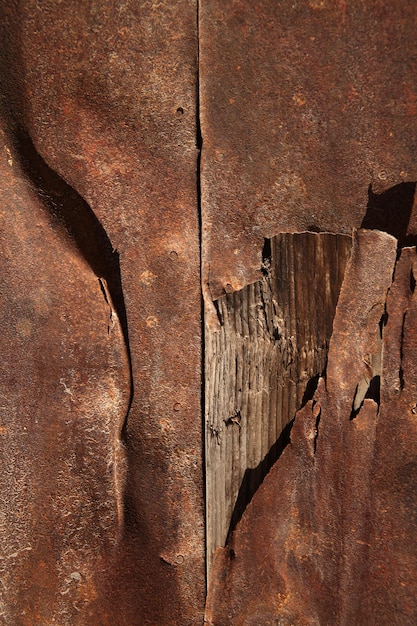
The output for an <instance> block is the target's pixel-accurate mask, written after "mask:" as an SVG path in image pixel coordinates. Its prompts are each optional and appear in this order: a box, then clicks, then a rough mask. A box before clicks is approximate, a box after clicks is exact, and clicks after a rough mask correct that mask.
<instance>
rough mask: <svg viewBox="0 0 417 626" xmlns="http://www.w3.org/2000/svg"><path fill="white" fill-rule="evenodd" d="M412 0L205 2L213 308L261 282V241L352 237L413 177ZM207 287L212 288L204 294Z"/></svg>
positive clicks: (207, 216)
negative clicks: (380, 199)
mask: <svg viewBox="0 0 417 626" xmlns="http://www.w3.org/2000/svg"><path fill="white" fill-rule="evenodd" d="M416 22H417V15H416V11H415V4H414V2H412V1H410V0H400V1H398V2H387V1H382V2H381V0H370V1H369V0H366V1H364V0H352V1H349V2H345V1H344V0H340V1H332V0H308V1H307V0H306V1H302V2H300V1H296V2H295V1H294V0H283V1H282V2H274V1H271V0H255V1H252V0H239V1H236V0H227V1H226V2H223V1H221V2H220V1H219V0H204V2H202V3H201V7H200V103H201V132H202V141H203V148H202V178H201V189H202V215H203V220H202V222H203V283H204V286H205V287H206V299H207V300H208V301H210V297H213V298H217V297H219V296H221V295H224V293H225V291H230V290H232V289H234V290H237V289H240V288H242V287H243V286H245V285H246V284H248V283H250V282H253V281H254V280H257V279H259V278H260V274H259V268H260V262H261V250H262V244H263V238H264V237H271V236H272V235H275V234H277V233H280V232H301V231H305V230H313V231H331V232H341V233H347V234H348V233H349V232H350V229H351V228H352V227H359V226H360V225H361V223H362V220H363V218H364V216H365V212H366V205H367V202H368V190H369V188H370V187H371V188H372V192H373V193H381V192H382V191H385V190H387V189H388V188H391V187H393V186H394V185H396V184H399V183H402V182H404V181H415V180H416V179H417V168H416V164H415V151H416V139H417V128H416V91H415V84H416V75H417V56H416V54H415V31H416ZM207 285H208V289H207Z"/></svg>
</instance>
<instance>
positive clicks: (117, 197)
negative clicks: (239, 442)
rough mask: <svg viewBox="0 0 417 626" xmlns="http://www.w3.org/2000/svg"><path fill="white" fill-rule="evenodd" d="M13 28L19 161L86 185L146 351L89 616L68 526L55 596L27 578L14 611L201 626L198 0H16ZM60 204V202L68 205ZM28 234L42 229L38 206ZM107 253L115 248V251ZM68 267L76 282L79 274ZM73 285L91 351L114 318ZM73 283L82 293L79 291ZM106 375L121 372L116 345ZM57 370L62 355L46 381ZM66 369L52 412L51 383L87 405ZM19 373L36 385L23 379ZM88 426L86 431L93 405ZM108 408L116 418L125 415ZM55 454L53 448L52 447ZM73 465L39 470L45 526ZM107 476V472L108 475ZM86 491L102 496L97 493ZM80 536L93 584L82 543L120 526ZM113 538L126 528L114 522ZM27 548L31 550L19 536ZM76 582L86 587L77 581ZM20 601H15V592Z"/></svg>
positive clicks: (13, 134)
mask: <svg viewBox="0 0 417 626" xmlns="http://www.w3.org/2000/svg"><path fill="white" fill-rule="evenodd" d="M1 23H2V32H3V42H4V46H3V49H2V68H3V69H2V93H3V95H4V96H5V97H4V98H3V107H4V115H5V118H6V122H7V125H8V128H9V129H10V142H11V143H12V144H15V146H16V151H15V153H14V156H13V158H14V159H15V160H17V161H19V160H22V158H24V156H25V154H26V153H30V155H29V156H28V160H29V161H31V160H33V159H35V160H40V161H42V162H45V163H47V164H48V166H49V168H50V169H51V172H53V173H54V174H56V175H57V176H58V177H59V178H60V179H61V180H62V181H65V182H66V183H67V184H68V186H70V187H69V189H70V190H71V191H70V192H69V191H68V189H67V190H66V191H65V193H73V194H75V196H76V197H77V198H78V199H80V200H81V199H82V200H83V202H84V203H85V205H86V206H87V207H88V210H89V211H91V213H92V215H94V216H95V218H96V219H97V221H98V223H99V225H100V227H101V228H102V229H103V230H104V232H105V234H106V237H107V239H108V241H109V243H110V254H112V249H114V250H115V251H116V253H117V254H116V256H117V258H118V262H119V265H120V275H121V280H119V284H118V286H115V285H113V290H112V288H111V285H110V292H112V293H111V296H109V297H113V295H114V293H115V291H116V292H117V294H116V296H117V298H116V299H118V301H119V303H122V301H123V304H124V306H125V308H124V306H120V307H119V308H120V310H122V309H123V316H124V320H123V331H124V332H123V335H124V343H125V346H126V349H127V352H128V354H129V363H128V364H127V365H126V363H125V364H124V370H123V376H124V377H126V376H127V377H128V378H131V389H132V392H131V393H130V392H127V405H128V406H127V407H125V414H124V415H123V420H122V421H123V431H122V433H120V429H121V426H120V421H119V417H118V416H117V419H116V418H115V420H116V421H115V425H114V426H109V428H111V429H113V428H114V429H116V430H115V431H113V430H112V433H113V434H114V435H115V437H116V438H117V440H118V441H119V443H120V445H122V447H123V450H124V451H125V457H126V483H125V486H124V488H123V490H122V493H121V494H120V498H121V502H122V508H123V512H124V518H123V521H122V520H120V523H119V527H118V534H117V544H116V545H114V546H113V547H112V549H111V550H109V551H108V552H107V553H106V556H105V558H104V557H103V559H102V560H101V562H100V564H99V565H98V566H97V567H95V568H94V570H95V571H94V581H93V582H91V584H90V582H89V585H90V586H86V585H84V586H83V590H84V591H83V593H84V597H83V601H82V602H81V603H80V602H76V603H75V604H76V606H77V607H78V609H79V612H73V610H72V608H71V606H72V597H71V596H66V595H62V598H61V597H60V602H61V604H62V606H64V607H66V606H69V607H70V609H69V610H70V611H71V612H72V613H71V617H66V615H65V612H63V611H64V610H63V609H62V611H61V609H60V611H61V612H59V611H58V610H57V609H54V608H53V606H52V604H51V603H52V598H53V597H54V593H55V589H56V586H57V584H58V583H57V579H56V575H55V573H54V572H51V571H49V570H48V563H49V561H48V559H52V554H53V555H54V558H55V559H57V560H58V561H60V560H62V558H63V556H62V550H63V548H61V547H60V545H55V544H56V542H58V544H59V541H60V540H61V535H62V529H61V527H60V526H57V527H56V529H55V530H54V529H53V528H52V527H51V528H50V532H49V539H48V541H50V542H52V543H51V547H50V548H49V547H48V546H47V547H45V546H43V545H41V546H40V548H39V549H42V550H43V551H45V552H46V553H47V556H46V559H47V565H45V569H44V570H42V568H38V570H37V574H36V575H37V577H38V579H39V585H40V586H41V587H42V589H43V594H42V595H41V597H39V594H38V590H37V588H36V587H35V586H33V588H32V589H30V581H29V580H28V581H27V583H25V584H27V585H29V588H28V591H27V596H25V599H23V598H22V599H21V600H20V601H19V603H17V605H16V607H15V608H14V609H13V610H14V611H15V617H14V619H15V620H18V619H20V617H19V618H18V617H16V615H17V613H16V612H18V611H23V610H25V611H26V612H27V614H28V615H29V614H30V615H31V617H30V618H29V617H28V618H27V619H28V620H29V621H28V622H27V623H34V622H33V621H30V620H31V619H32V620H33V619H34V616H35V615H37V613H36V614H35V613H34V612H32V613H31V610H32V609H31V608H29V607H30V603H31V602H36V603H37V606H38V605H39V611H38V612H39V614H40V615H41V618H40V619H41V622H42V623H46V622H48V623H49V619H51V620H52V617H54V618H55V620H56V621H57V623H58V622H59V623H60V624H63V625H64V624H71V626H72V625H73V624H76V623H77V624H82V625H83V626H84V625H86V624H94V626H95V625H96V624H98V623H100V624H126V625H129V626H131V625H132V624H152V626H154V625H155V624H167V623H181V624H184V625H186V624H193V625H194V624H196V623H199V622H201V621H202V612H203V605H204V593H205V576H204V506H203V497H204V496H203V493H204V490H203V484H202V458H203V455H202V423H201V408H200V397H201V390H200V389H201V321H200V272H199V227H198V201H197V179H196V171H197V157H198V150H197V132H196V118H197V115H196V103H197V95H196V81H197V7H196V3H195V1H194V0H180V1H178V2H173V3H153V2H147V1H144V2H137V1H136V0H132V1H128V2H123V3H115V2H113V1H110V0H109V1H104V2H76V3H74V2H72V1H71V2H70V1H64V2H55V0H54V1H52V0H51V1H49V0H48V1H47V2H42V3H39V2H36V1H35V0H33V1H32V0H27V1H26V0H25V1H24V2H11V3H2V7H1ZM25 135H28V136H30V138H31V141H32V142H33V145H32V144H31V141H30V140H29V139H27V138H26V139H25V138H24V136H25ZM22 137H23V138H22ZM31 185H33V183H32V182H31ZM49 185H50V181H49V177H47V181H46V188H44V189H43V191H42V193H43V195H44V196H48V195H50V189H49ZM54 202H58V201H57V200H54ZM49 209H50V211H51V212H52V213H54V206H53V203H52V206H51V207H49ZM76 211H77V209H76V208H74V215H75V221H77V219H78V217H79V215H78V214H77V213H76ZM69 215H70V217H71V209H69ZM74 215H73V217H74ZM67 217H68V216H67ZM67 221H68V220H67V218H64V222H65V224H64V225H65V227H66V228H67V230H68V229H69V231H71V228H70V226H69V225H68V223H67ZM27 229H28V232H29V233H31V232H32V231H33V233H37V232H38V231H37V223H36V220H35V218H34V217H33V222H32V223H31V224H28V225H27ZM82 230H83V229H81V232H78V233H75V234H74V233H72V232H69V237H68V243H67V244H66V245H68V246H69V247H71V245H73V247H74V248H77V247H80V246H82V239H83V236H84V235H83V232H82ZM28 236H29V235H28ZM51 236H52V235H51ZM80 242H81V243H80ZM87 244H88V242H87ZM88 247H89V245H87V248H88ZM108 253H109V251H107V252H106V251H105V250H103V249H102V248H100V246H99V250H98V254H99V257H100V255H101V256H103V255H104V256H105V255H106V254H108ZM52 256H53V257H54V262H53V263H52V260H51V259H52ZM59 257H60V253H59V251H58V250H57V251H54V252H53V251H52V249H51V247H50V246H48V243H47V240H46V239H45V250H44V252H43V257H42V260H39V265H41V270H40V271H41V272H42V271H45V272H47V273H48V276H49V273H50V274H52V275H53V276H54V279H53V280H58V278H59V276H58V274H57V273H56V272H55V265H56V264H59V263H62V264H63V265H66V264H67V261H66V258H65V257H64V256H63V255H61V257H62V259H61V260H60V261H58V259H59ZM23 263H24V261H23V260H22V264H23ZM30 267H33V265H31V266H30ZM25 271H29V270H25ZM63 271H64V270H63ZM68 273H69V274H70V275H72V274H71V272H70V271H69V269H68ZM35 274H36V273H35ZM90 274H91V276H92V278H91V280H92V281H93V284H94V286H95V287H96V291H97V298H98V301H99V303H100V306H101V307H102V309H103V311H104V313H105V314H106V315H107V313H108V310H109V305H108V304H106V302H105V300H104V297H103V295H102V293H101V291H100V288H99V283H98V277H97V276H95V274H97V275H98V276H102V273H101V272H100V268H99V267H98V268H97V267H94V268H93V271H92V272H90ZM34 280H36V276H34ZM51 280H52V279H51ZM68 280H69V279H68ZM65 284H66V283H65V281H62V286H61V290H60V292H59V296H57V298H61V299H62V300H65V303H66V304H65V306H66V307H68V310H69V311H70V312H72V314H74V315H75V313H76V315H77V320H78V325H77V328H78V331H77V332H78V333H79V335H75V334H73V336H74V337H78V338H77V345H78V343H80V344H81V345H82V344H83V342H84V341H86V340H85V337H84V334H86V335H87V336H88V337H89V336H90V335H89V333H90V330H89V329H90V326H89V325H90V324H92V325H93V326H94V324H95V323H98V322H97V321H96V318H97V315H98V313H97V312H96V311H95V309H94V307H93V306H92V305H91V304H90V300H89V299H88V298H84V296H83V295H82V291H81V290H80V293H79V295H77V296H76V297H75V296H73V294H72V292H71V291H68V290H66V289H65V286H64V285H65ZM103 285H104V283H103ZM72 288H73V289H74V290H75V289H76V285H75V284H73V287H72ZM103 288H104V287H103ZM21 289H22V287H21V286H19V290H21ZM121 290H122V291H121ZM13 296H15V297H17V294H16V293H15V288H11V289H10V297H13ZM83 298H84V299H83ZM80 300H81V301H82V306H81V304H80V302H79V301H80ZM62 306H63V305H62ZM51 324H52V322H51V321H49V325H51ZM74 324H75V322H74ZM105 331H106V332H105V336H104V339H103V341H106V342H107V341H108V338H107V326H106V327H105ZM44 332H45V333H48V332H49V333H50V335H51V337H50V340H49V341H50V342H51V343H52V342H53V336H52V335H53V332H54V331H53V329H52V328H51V329H50V328H49V326H48V327H45V330H44ZM68 333H69V330H68ZM83 333H84V334H83ZM56 341H57V346H56V349H58V347H59V350H60V351H61V353H62V359H63V361H64V362H66V360H68V359H70V350H71V344H68V342H66V341H64V340H61V339H60V338H57V339H56ZM48 345H49V344H48ZM87 345H88V344H86V347H85V349H86V350H87ZM106 345H107V344H106ZM80 349H81V348H80ZM27 350H28V355H27V362H28V364H27V368H30V364H31V363H32V362H33V359H35V355H37V354H38V350H37V345H36V344H35V343H33V344H31V343H30V342H29V341H28V345H27ZM71 354H72V353H71ZM12 358H13V352H10V351H9V352H7V353H5V354H3V360H4V359H5V360H6V361H8V359H12ZM23 358H24V357H23V355H22V356H21V359H22V360H23ZM56 358H58V356H57V357H56ZM71 358H74V359H75V358H76V357H75V356H72V357H71ZM68 367H69V366H68ZM102 368H103V370H104V371H106V359H105V356H103V363H102ZM78 370H79V371H81V372H82V374H80V375H82V376H83V377H85V378H88V377H91V376H93V375H94V373H93V371H92V370H91V363H90V361H88V359H87V360H86V359H84V358H81V357H80V359H79V361H78V364H77V371H78ZM30 375H32V374H31V371H29V370H28V372H27V376H29V377H30ZM49 375H50V373H49V370H48V364H47V363H45V371H44V377H45V378H46V379H48V377H49ZM123 376H122V379H123ZM60 378H62V384H60V383H59V379H60ZM60 378H59V379H58V384H57V386H55V387H53V390H51V389H50V388H49V385H52V382H51V383H49V382H48V383H47V385H46V387H42V388H41V387H40V388H39V389H36V390H35V389H34V388H33V387H31V393H32V395H33V402H34V403H36V404H38V405H39V410H41V407H42V406H45V407H48V406H50V405H51V403H53V399H52V398H51V397H50V396H51V394H52V396H53V397H55V396H54V395H53V394H55V395H56V394H57V393H58V392H60V393H59V399H61V400H62V401H65V403H66V404H65V406H67V405H68V407H69V408H70V409H72V410H73V409H74V406H73V404H72V403H71V396H70V395H69V391H68V393H65V390H66V389H67V388H68V389H69V390H72V391H73V386H72V385H71V384H70V379H69V378H68V377H67V376H66V375H64V374H62V375H60ZM54 380H55V379H54ZM123 380H124V379H123ZM18 382H19V385H20V382H21V381H20V379H19V381H18ZM55 382H56V381H55ZM55 382H54V383H53V384H54V385H55ZM10 384H11V383H10ZM64 384H65V385H66V387H64ZM28 393H29V392H28ZM89 399H90V400H89V401H90V402H91V407H92V408H91V411H92V412H93V414H94V406H95V403H97V404H98V405H100V402H102V403H104V398H103V397H102V394H101V391H100V389H99V388H97V389H96V391H95V393H94V391H93V390H91V389H90V390H89ZM16 401H17V400H16ZM57 401H58V400H57ZM125 401H126V397H125ZM16 410H17V409H16ZM20 410H21V412H22V419H24V420H29V419H30V410H29V408H28V407H25V406H24V405H20ZM62 410H63V409H62ZM103 410H104V409H103ZM10 415H11V414H10ZM65 415H66V414H65ZM69 415H70V414H68V419H70V418H69ZM71 415H72V414H71ZM9 419H11V416H9ZM65 419H67V418H66V417H65V418H64V417H63V416H62V417H61V418H60V420H58V423H57V425H56V426H55V436H56V437H57V438H58V439H59V440H61V439H62V438H64V439H66V440H67V439H68V438H67V437H66V434H65V433H66V429H73V428H76V426H75V425H71V424H70V425H68V426H64V424H63V423H62V422H63V421H65ZM71 419H72V420H73V421H74V422H75V424H80V426H79V428H81V422H80V419H81V417H80V416H79V415H78V414H77V415H72V417H71ZM91 419H92V420H93V422H94V419H96V421H97V428H100V425H99V422H100V418H99V415H97V416H96V417H95V418H94V417H91ZM107 419H108V420H109V422H110V423H112V420H113V418H112V414H111V412H110V413H109V415H108V417H107ZM116 425H117V428H116ZM103 437H104V435H103ZM103 437H102V438H103ZM87 441H88V440H87V439H85V440H84V439H83V438H82V437H81V435H80V436H75V435H74V438H73V439H71V440H70V439H68V441H67V442H66V444H65V445H66V449H67V450H68V454H69V450H70V448H71V445H72V446H74V448H75V449H76V450H77V451H78V454H79V455H80V457H81V461H80V463H81V466H76V469H74V470H72V472H73V473H75V475H76V478H74V480H75V479H77V480H78V481H79V489H80V492H79V506H80V507H83V505H84V503H85V504H86V506H87V503H88V501H89V499H90V498H92V497H93V496H94V494H93V493H90V492H91V488H90V487H89V483H88V481H87V483H86V484H84V473H83V472H84V465H85V464H86V463H88V462H89V461H88V460H87V457H88V459H89V458H90V455H93V456H94V455H95V454H97V455H98V457H99V458H100V456H101V455H103V456H104V457H107V455H108V454H110V452H109V448H108V445H109V444H107V443H106V441H102V440H100V442H98V443H97V446H96V445H95V444H94V443H91V446H92V447H91V448H90V447H87ZM84 444H85V450H84ZM19 445H20V448H19V450H17V449H16V451H15V454H16V455H17V454H18V453H19V456H20V457H21V458H24V457H26V456H28V455H29V456H30V455H32V454H34V453H35V451H34V450H35V448H34V450H33V451H32V448H31V446H32V445H34V444H33V441H32V440H31V438H30V437H27V438H26V439H21V440H20V443H19ZM96 448H97V449H96ZM50 453H51V454H52V455H53V450H52V449H51V452H50ZM86 455H87V456H86ZM59 458H60V457H59V456H58V457H56V458H55V457H54V459H53V461H52V460H51V461H49V460H48V462H46V461H45V465H44V466H43V468H42V470H41V469H40V474H39V480H41V481H42V482H43V484H44V487H45V489H46V490H48V489H50V491H51V495H50V496H49V497H48V499H45V498H43V497H42V495H41V494H40V493H39V494H38V496H37V498H35V496H34V500H33V502H34V503H33V508H32V509H30V510H29V508H28V506H26V508H25V517H26V519H27V523H28V524H34V523H35V521H34V520H36V519H37V517H38V516H40V515H43V514H45V515H47V514H48V511H49V510H50V509H51V508H53V507H58V506H59V499H58V500H56V499H55V497H54V493H53V488H54V487H53V485H54V484H55V480H56V479H55V470H54V468H55V466H56V465H57V466H60V462H59ZM48 463H49V464H48ZM59 471H60V472H61V473H60V476H61V478H60V480H62V489H64V488H65V468H64V467H62V468H61V467H59ZM89 471H93V469H91V470H89ZM106 471H107V470H106ZM94 472H95V473H97V472H98V473H99V474H100V473H101V470H100V466H99V465H97V466H94ZM102 473H103V477H104V476H105V468H103V470H102ZM97 479H98V480H99V478H97ZM68 480H70V478H68ZM103 480H104V478H103ZM68 489H69V491H70V487H69V486H68ZM84 489H87V490H88V489H89V490H90V491H89V493H88V495H84V492H83V490H84ZM113 496H114V494H110V495H109V496H108V497H109V498H110V497H113ZM94 497H96V500H97V511H96V513H95V515H100V511H101V510H102V508H103V507H104V509H105V508H106V506H107V504H106V502H107V499H108V498H107V496H106V497H105V496H104V495H103V496H102V495H100V494H97V495H96V496H94ZM11 507H12V509H13V507H14V505H11ZM37 523H38V522H37V521H36V524H37ZM103 523H104V522H103ZM74 532H75V534H76V540H75V539H74V543H73V546H70V547H69V548H68V549H70V550H73V549H74V546H77V545H78V543H77V542H78V541H79V545H80V546H81V547H80V549H79V550H78V556H79V558H80V561H81V562H80V564H79V565H78V566H77V567H78V569H77V570H72V569H71V571H68V576H70V574H71V572H72V571H78V572H79V573H80V575H81V580H84V578H83V577H84V573H83V571H84V570H83V567H84V568H87V569H88V568H89V567H90V565H89V564H88V562H87V561H88V559H87V557H86V559H87V561H85V560H83V552H82V550H90V548H89V547H87V546H89V545H90V544H91V545H92V546H96V544H100V542H101V541H102V542H104V543H106V542H107V541H108V537H107V535H106V532H104V531H103V532H104V535H103V536H102V537H101V538H100V533H98V530H95V527H94V519H92V520H91V524H90V527H89V533H90V534H88V533H87V534H86V535H85V536H84V535H80V536H78V535H77V532H78V531H76V530H74ZM79 532H81V531H79ZM96 533H97V534H98V536H97V539H95V538H94V537H96ZM35 534H36V533H35ZM108 534H109V536H113V534H114V533H113V530H111V529H109V530H108ZM45 541H47V540H46V539H45ZM22 545H23V544H22ZM48 545H49V544H48ZM25 546H26V544H25ZM25 546H24V547H25ZM91 549H93V548H91ZM10 551H11V552H13V553H14V552H15V551H16V550H15V547H14V544H13V545H12V546H11V550H10ZM36 551H37V548H36V546H33V551H32V552H30V553H26V552H23V553H22V555H23V556H22V558H23V557H25V558H26V557H27V556H28V555H29V556H30V555H32V557H33V554H34V553H35V552H36ZM48 551H49V552H48ZM36 553H37V555H38V556H37V558H38V559H40V558H41V557H40V555H39V553H38V552H36ZM72 567H75V566H72V565H71V568H72ZM27 575H28V572H27V571H25V569H24V567H23V566H22V567H21V568H18V569H15V570H14V572H13V576H15V577H18V578H19V577H21V578H22V580H23V579H25V578H26V577H27ZM66 575H67V574H66ZM88 576H90V575H88ZM88 580H89V581H90V578H88ZM68 584H70V583H68ZM71 584H72V582H71ZM77 584H78V581H77V580H75V582H74V584H73V586H76V585H77ZM36 598H37V599H36ZM7 601H8V602H9V603H10V602H11V600H10V597H9V598H8V600H7ZM10 610H12V609H10ZM48 611H49V613H48ZM46 614H48V616H49V617H48V619H47V618H46V617H45V615H46ZM19 615H20V613H19ZM21 619H22V623H26V622H24V620H23V618H21ZM9 623H11V622H9ZM13 623H17V621H14V622H13Z"/></svg>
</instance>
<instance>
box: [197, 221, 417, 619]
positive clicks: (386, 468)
mask: <svg viewBox="0 0 417 626" xmlns="http://www.w3.org/2000/svg"><path fill="white" fill-rule="evenodd" d="M395 259H396V241H395V239H393V238H392V237H390V236H389V235H387V234H384V233H378V232H375V231H373V232H372V231H359V233H358V235H357V237H356V244H355V246H354V249H353V253H352V257H351V261H350V263H349V264H348V267H347V270H346V274H345V280H344V283H343V285H342V290H341V295H340V300H339V305H338V308H337V310H336V317H335V322H334V333H333V336H332V339H331V343H330V349H329V363H328V368H327V372H326V378H325V380H324V379H322V380H321V382H320V383H319V386H318V389H317V391H316V394H315V396H314V399H313V400H312V401H311V402H309V403H308V404H307V405H306V406H305V407H304V408H303V409H302V410H301V411H300V412H299V413H298V415H297V417H296V420H295V423H294V427H293V429H292V431H291V444H290V445H289V446H288V447H287V448H286V449H285V451H284V452H283V454H282V456H281V457H280V459H279V460H278V461H277V463H276V464H275V466H274V467H273V468H272V470H271V472H270V474H269V475H268V476H267V477H266V479H265V481H264V483H263V485H262V486H261V487H260V489H259V491H258V492H257V493H256V494H255V496H254V498H253V500H252V502H251V504H250V505H249V507H248V508H247V510H246V512H245V514H244V515H243V517H242V520H241V522H240V525H238V527H237V529H236V531H235V533H234V535H233V536H232V539H231V541H230V544H229V545H228V546H227V547H226V548H222V549H219V550H218V552H217V555H216V560H215V563H214V566H213V574H212V578H211V583H210V588H209V596H208V603H207V612H206V623H207V624H210V625H213V626H214V625H217V624H218V625H220V624H221V625H222V626H223V625H226V624H233V625H238V624H265V625H268V624H271V625H272V624H276V623H280V624H294V623H296V624H320V625H321V626H322V625H327V624H328V625H330V624H341V625H346V626H347V625H348V624H365V623H368V622H369V620H371V621H372V623H378V624H394V623H396V624H413V623H414V622H415V621H416V618H417V601H416V597H417V596H416V583H415V580H416V571H417V552H416V550H415V546H416V540H417V526H416V517H415V514H414V510H415V505H416V497H415V479H416V476H415V467H416V455H417V445H416V437H415V434H416V419H415V413H416V412H417V409H416V388H417V387H416V384H417V383H416V380H417V378H416V373H417V365H416V356H415V341H416V330H415V329H416V295H415V290H414V287H415V278H414V276H415V272H416V269H417V266H416V262H417V260H416V259H417V257H416V251H415V249H414V248H413V249H411V248H405V249H403V251H402V253H401V256H400V259H399V261H398V262H397V263H395ZM394 266H395V274H394V279H393V282H392V284H391V281H392V270H393V267H394ZM387 291H388V294H387ZM381 331H382V345H381V342H380V341H379V338H380V336H381ZM381 348H382V371H381V374H380V376H381V388H380V394H379V393H376V392H375V390H374V393H373V394H369V396H368V397H365V398H364V400H363V402H362V403H361V405H360V407H359V408H358V410H357V411H352V406H353V404H354V398H355V395H356V394H357V392H358V389H359V382H360V381H361V379H362V378H363V377H364V376H365V377H367V378H368V382H371V380H372V377H373V376H379V374H378V373H377V370H376V369H375V368H374V369H373V368H372V357H373V356H375V355H376V354H377V353H378V350H381ZM374 363H375V360H374ZM370 389H371V386H370Z"/></svg>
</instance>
